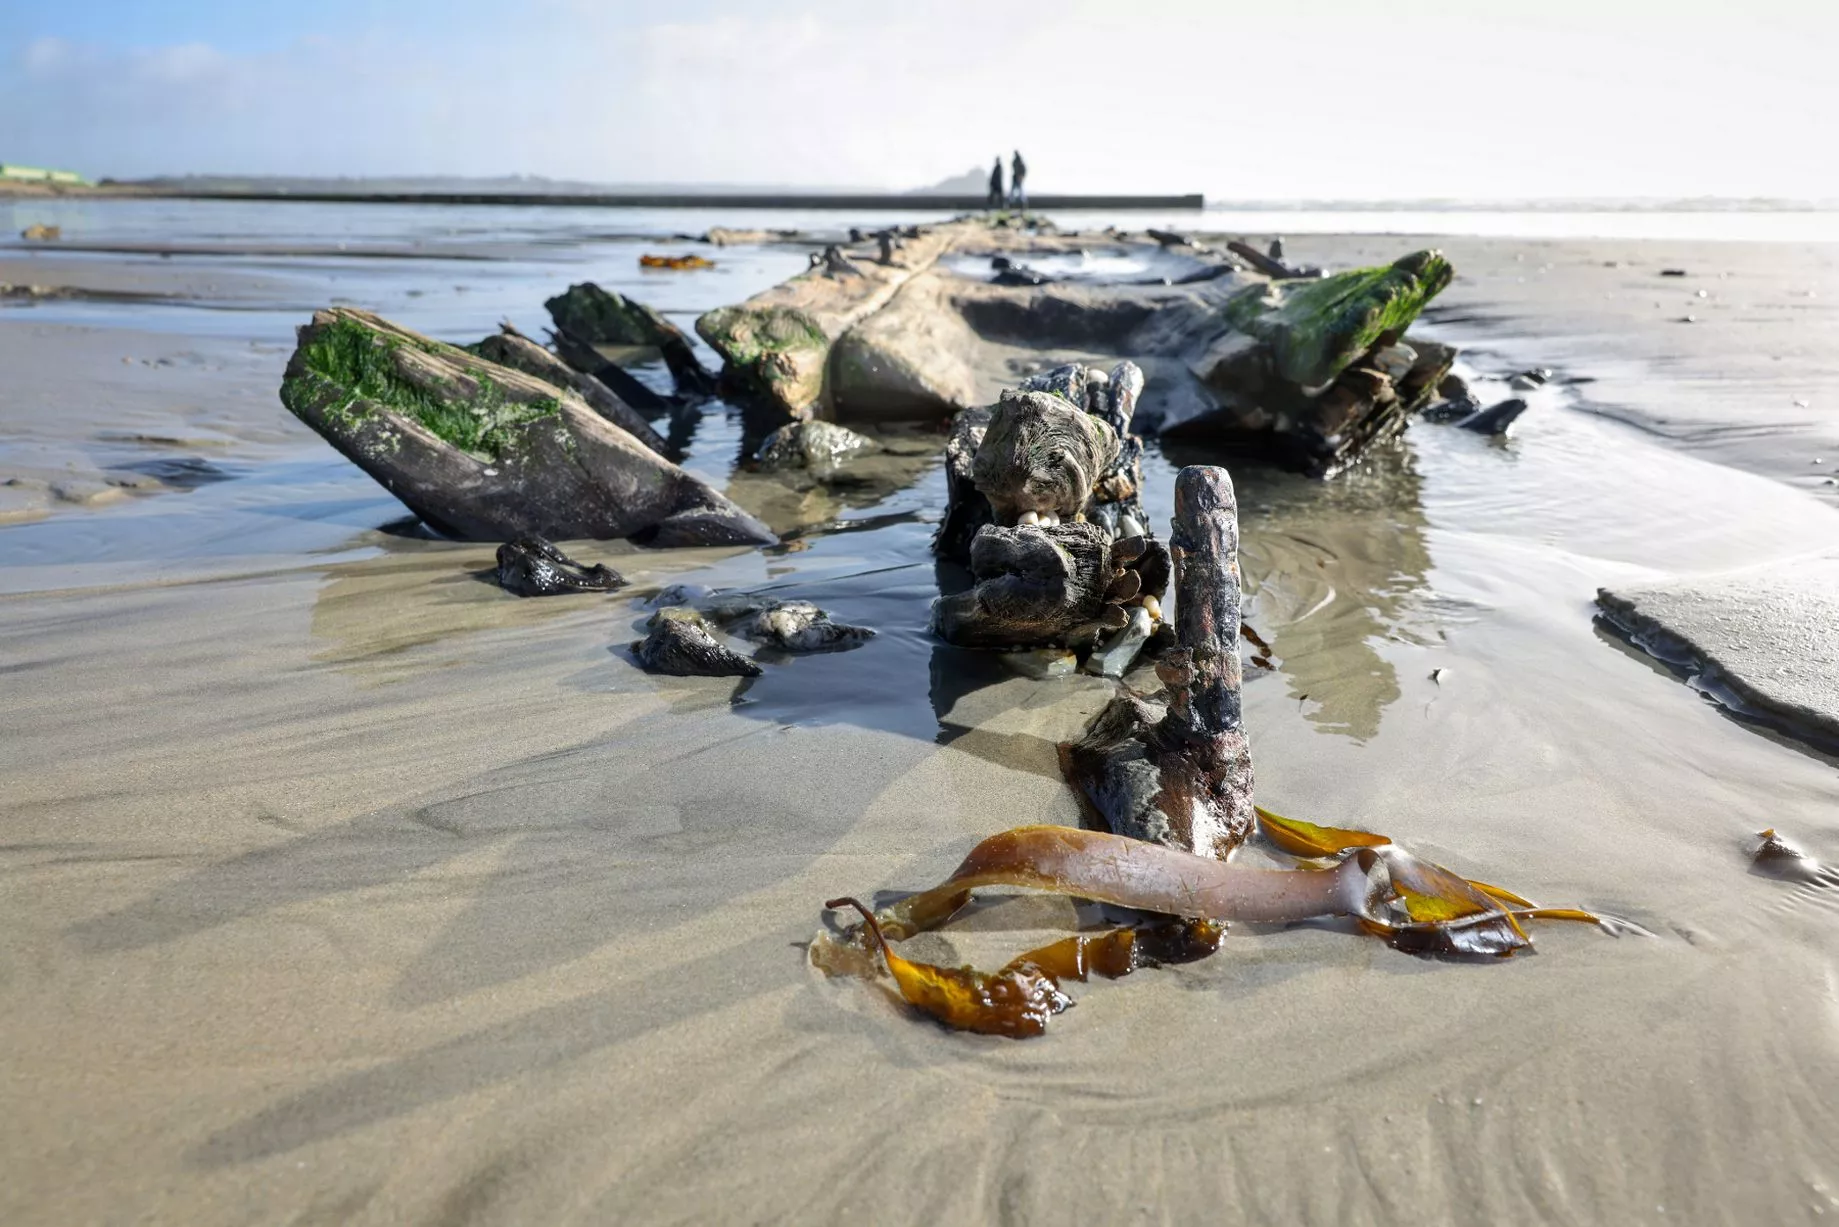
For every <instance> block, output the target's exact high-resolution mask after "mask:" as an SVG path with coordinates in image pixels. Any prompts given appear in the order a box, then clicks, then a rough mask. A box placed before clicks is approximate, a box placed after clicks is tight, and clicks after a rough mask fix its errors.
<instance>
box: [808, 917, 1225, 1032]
mask: <svg viewBox="0 0 1839 1227" xmlns="http://www.w3.org/2000/svg"><path fill="white" fill-rule="evenodd" d="M824 906H825V907H827V908H842V907H852V908H854V909H856V911H858V912H860V913H861V914H862V919H863V927H862V928H861V929H860V930H857V931H856V932H855V934H853V935H852V936H855V937H860V938H864V939H866V944H858V943H857V942H856V941H853V940H849V939H848V938H846V939H845V940H843V941H832V940H830V939H828V938H820V939H819V941H818V942H817V943H816V944H815V945H814V946H813V947H812V961H813V962H815V963H817V965H818V966H820V967H822V968H823V969H824V970H825V971H826V972H827V973H829V974H831V975H854V976H859V977H861V978H863V979H868V978H870V977H871V976H873V975H874V974H875V968H874V966H873V965H872V964H870V963H868V962H867V961H866V960H865V959H863V958H862V957H861V956H862V955H865V954H866V955H868V956H869V957H870V958H872V957H873V954H872V953H871V952H873V951H879V952H880V954H881V957H882V958H883V959H884V960H885V961H886V963H887V968H888V971H889V972H890V973H892V975H893V977H894V983H895V984H896V985H897V986H898V987H899V989H900V995H901V996H902V997H904V998H905V999H906V1000H907V1002H908V1003H909V1004H911V1005H913V1006H914V1007H916V1008H918V1009H920V1010H923V1011H925V1012H926V1013H928V1014H930V1015H932V1016H933V1017H934V1018H936V1019H938V1020H939V1021H940V1022H942V1023H944V1024H945V1025H946V1026H948V1027H953V1028H956V1029H957V1030H960V1031H975V1032H978V1033H979V1034H982V1035H1006V1036H1009V1037H1011V1038H1013V1039H1026V1038H1028V1037H1030V1036H1035V1035H1040V1034H1041V1033H1042V1032H1043V1031H1045V1030H1046V1029H1047V1020H1048V1019H1049V1018H1052V1017H1053V1016H1054V1015H1055V1014H1058V1013H1060V1012H1061V1011H1063V1010H1065V1009H1067V1008H1068V1007H1069V1006H1071V1005H1072V1004H1073V1002H1072V999H1071V998H1070V997H1068V996H1067V995H1066V994H1065V993H1063V992H1061V991H1060V983H1059V982H1060V981H1061V980H1078V981H1081V982H1084V981H1085V980H1087V979H1089V978H1090V977H1091V976H1093V975H1094V974H1096V975H1100V976H1103V977H1105V978H1106V979H1108V980H1115V979H1118V978H1119V977H1121V976H1127V975H1129V974H1130V973H1131V972H1133V971H1136V970H1137V969H1138V968H1140V967H1161V966H1164V965H1166V964H1170V963H1189V962H1193V961H1194V960H1196V959H1203V958H1206V957H1207V956H1208V955H1210V954H1212V953H1214V952H1215V951H1216V950H1218V949H1219V948H1220V942H1221V941H1222V940H1223V939H1224V938H1225V936H1226V926H1225V925H1224V924H1221V923H1220V922H1218V921H1213V920H1177V919H1166V920H1156V921H1150V922H1148V923H1145V924H1141V925H1130V926H1126V927H1123V928H1117V929H1112V930H1109V931H1107V932H1104V933H1095V934H1088V933H1080V934H1075V935H1074V936H1072V937H1066V938H1062V939H1061V940H1059V941H1057V942H1052V943H1050V944H1048V945H1045V946H1042V947H1040V948H1038V949H1035V950H1030V951H1028V952H1027V953H1026V954H1022V955H1018V956H1016V957H1015V958H1013V959H1011V960H1009V962H1008V963H1006V964H1005V965H1004V966H1003V968H1002V970H1000V971H998V972H996V973H995V974H993V975H991V974H986V973H984V972H980V971H977V970H976V969H974V968H971V967H959V968H948V967H938V966H935V965H933V964H931V963H916V962H913V961H911V960H909V959H903V958H901V957H900V956H899V955H898V954H895V953H894V951H893V950H892V949H891V948H890V947H889V945H888V939H887V936H886V934H884V933H883V932H882V928H881V924H880V922H879V921H878V920H876V918H875V915H874V913H872V912H870V911H869V910H868V909H867V908H866V907H864V906H863V905H862V904H861V903H859V902H858V901H856V900H855V899H849V898H843V899H832V900H830V901H829V902H827V903H825V904H824Z"/></svg>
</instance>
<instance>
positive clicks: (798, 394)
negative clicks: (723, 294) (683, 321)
mask: <svg viewBox="0 0 1839 1227" xmlns="http://www.w3.org/2000/svg"><path fill="white" fill-rule="evenodd" d="M696 331H697V332H698V333H700V334H701V335H702V339H703V340H705V341H707V342H708V343H709V344H710V345H711V346H712V347H713V348H714V349H715V351H716V352H717V353H719V354H721V356H722V357H723V358H724V359H726V360H727V363H728V370H729V373H730V375H731V376H733V377H734V378H735V379H737V380H738V381H739V382H740V383H741V384H742V385H743V386H745V387H746V388H748V390H750V391H752V392H755V393H757V394H759V395H763V396H765V397H767V398H768V399H770V400H771V401H773V402H774V403H775V404H777V405H779V406H781V407H783V408H784V409H785V410H787V411H788V412H789V413H791V414H792V415H793V416H795V417H805V416H809V414H810V411H811V409H812V407H813V406H815V405H816V404H817V403H818V401H819V400H820V399H821V398H822V396H823V394H824V367H825V364H826V363H827V362H828V361H829V357H830V338H829V337H828V336H826V335H825V333H824V329H823V327H822V326H821V325H819V324H818V322H817V321H816V320H814V319H812V318H811V316H810V315H808V314H806V313H805V312H803V311H801V310H799V309H798V308H796V307H785V306H752V307H750V306H748V305H746V304H742V305H741V306H738V307H721V308H718V309H716V310H714V311H710V312H708V313H707V314H705V315H703V316H702V318H700V319H698V320H697V321H696Z"/></svg>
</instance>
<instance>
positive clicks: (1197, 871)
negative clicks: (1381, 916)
mask: <svg viewBox="0 0 1839 1227" xmlns="http://www.w3.org/2000/svg"><path fill="white" fill-rule="evenodd" d="M980 886H1020V887H1025V888H1028V889H1031V890H1041V891H1047V892H1050V893H1052V894H1059V895H1073V896H1075V897H1078V898H1081V899H1092V900H1095V901H1096V902H1099V903H1112V904H1116V905H1118V906H1119V907H1129V908H1136V909H1137V910H1138V911H1144V912H1159V913H1161V914H1163V915H1167V916H1181V917H1187V918H1190V919H1198V918H1206V919H1210V920H1251V921H1286V920H1307V919H1309V918H1311V917H1315V916H1334V915H1344V914H1352V913H1354V912H1357V911H1359V910H1360V909H1361V907H1362V906H1364V901H1365V898H1366V894H1367V889H1368V885H1367V875H1366V871H1365V870H1364V869H1363V868H1362V867H1361V866H1360V865H1358V864H1356V863H1355V862H1354V861H1352V860H1349V861H1346V862H1343V863H1342V864H1341V865H1338V866H1336V867H1335V869H1334V870H1332V871H1331V872H1328V873H1297V872H1295V871H1294V870H1286V869H1255V868H1251V867H1249V866H1245V865H1235V864H1231V863H1228V862H1226V861H1221V860H1216V859H1214V858H1213V857H1206V856H1196V855H1195V854H1193V853H1191V852H1183V851H1180V850H1178V849H1175V848H1169V847H1165V846H1164V845H1162V844H1153V843H1149V842H1147V841H1145V840H1140V839H1131V838H1128V837H1127V836H1123V835H1113V834H1111V833H1110V832H1107V831H1083V830H1079V829H1077V828H1075V827H1062V826H1029V827H1016V828H1015V829H1014V830H1009V831H1002V832H1000V833H998V834H996V835H992V836H990V837H989V838H988V839H985V840H984V841H983V842H982V843H980V844H978V845H977V846H976V847H974V848H972V849H971V850H970V852H969V854H967V855H966V856H965V858H964V860H963V862H962V863H961V864H959V866H958V868H957V869H955V870H954V871H953V872H952V875H951V876H950V877H949V878H947V879H945V881H943V882H941V883H939V884H938V885H937V886H934V887H932V888H931V889H930V890H925V891H921V892H920V893H919V894H917V895H911V896H909V897H907V898H905V899H903V900H901V901H900V902H899V903H896V904H894V905H893V906H891V907H889V908H887V909H885V910H884V911H883V912H882V913H881V916H880V920H881V924H882V926H883V928H884V929H885V930H886V931H887V933H888V935H889V937H890V938H891V939H892V940H899V939H901V938H904V937H910V936H912V935H913V934H915V933H919V932H922V931H924V930H926V929H929V928H933V927H935V926H936V925H938V924H939V923H942V922H943V920H944V918H946V917H949V916H950V914H951V912H952V911H955V910H956V909H957V907H960V906H962V902H961V901H960V896H961V895H962V894H963V893H964V892H966V891H968V890H970V889H972V888H975V887H980Z"/></svg>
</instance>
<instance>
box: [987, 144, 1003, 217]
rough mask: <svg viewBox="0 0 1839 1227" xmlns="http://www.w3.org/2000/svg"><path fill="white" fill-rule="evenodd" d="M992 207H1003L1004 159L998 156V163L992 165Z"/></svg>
mask: <svg viewBox="0 0 1839 1227" xmlns="http://www.w3.org/2000/svg"><path fill="white" fill-rule="evenodd" d="M990 207H991V208H992V209H1000V208H1002V207H1003V160H1002V158H1000V157H998V158H997V159H996V164H995V165H994V166H992V167H990Z"/></svg>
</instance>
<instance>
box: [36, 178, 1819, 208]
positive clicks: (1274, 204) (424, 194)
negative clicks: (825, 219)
mask: <svg viewBox="0 0 1839 1227" xmlns="http://www.w3.org/2000/svg"><path fill="white" fill-rule="evenodd" d="M223 182H225V181H224V180H217V179H213V178H200V179H199V180H197V181H188V180H141V181H136V182H103V183H97V184H83V185H73V184H46V183H33V182H20V181H14V182H7V181H0V200H7V199H19V200H55V199H59V198H71V199H97V198H101V199H109V198H122V199H136V200H232V201H245V202H259V201H281V202H296V203H308V204H423V205H500V206H524V207H535V206H554V205H574V206H582V207H591V208H651V209H812V210H836V211H849V210H855V211H864V212H868V211H874V212H880V211H888V212H894V211H911V212H935V211H936V212H981V211H982V210H983V209H984V208H985V207H986V200H985V198H984V197H983V196H981V195H964V194H954V195H932V194H927V193H922V192H821V191H774V190H753V191H749V190H739V191H727V192H699V191H683V190H680V189H679V190H659V191H642V190H635V191H617V192H587V191H579V190H569V189H559V190H552V191H514V190H503V191H501V190H496V189H493V188H479V189H465V188H463V187H462V188H456V189H453V190H433V189H428V190H422V189H407V188H399V187H390V188H378V189H366V188H363V187H356V186H342V184H344V183H347V182H351V181H340V180H331V181H329V182H331V183H334V184H341V186H335V187H327V188H323V189H322V188H318V187H314V186H311V185H306V184H303V185H300V186H292V184H293V183H294V182H296V181H289V183H290V186H283V187H260V186H221V187H220V186H205V185H208V184H211V183H223ZM231 182H234V181H231ZM356 182H360V183H361V182H363V181H361V180H360V181H356ZM398 182H399V181H398ZM1028 205H1029V208H1030V209H1034V210H1048V209H1101V210H1116V211H1137V210H1154V209H1161V210H1183V211H1195V212H1208V213H1832V212H1839V201H1832V200H1780V199H1771V198H1766V197H1757V198H1751V197H1742V198H1739V197H1709V196H1705V197H1686V198H1677V199H1661V198H1649V197H1641V198H1629V199H1594V200H1592V199H1577V200H1572V199H1544V200H1450V199H1438V198H1432V199H1425V200H1313V199H1310V200H1303V199H1296V200H1258V199H1244V200H1226V199H1221V198H1218V197H1215V198H1211V199H1209V198H1207V197H1205V196H1204V195H1203V194H1202V193H1200V192H1186V193H1179V194H1174V195H1127V194H1084V195H1082V194H1065V193H1059V194H1046V195H1039V196H1031V197H1030V198H1029V201H1028Z"/></svg>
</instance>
